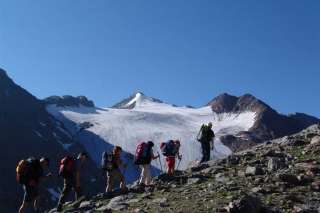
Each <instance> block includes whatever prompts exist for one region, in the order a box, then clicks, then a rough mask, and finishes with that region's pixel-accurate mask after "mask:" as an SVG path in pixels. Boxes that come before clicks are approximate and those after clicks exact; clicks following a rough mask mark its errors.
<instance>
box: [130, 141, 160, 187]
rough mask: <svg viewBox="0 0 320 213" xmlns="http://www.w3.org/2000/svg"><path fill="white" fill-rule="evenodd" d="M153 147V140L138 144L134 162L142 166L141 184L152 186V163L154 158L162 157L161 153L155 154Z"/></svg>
mask: <svg viewBox="0 0 320 213" xmlns="http://www.w3.org/2000/svg"><path fill="white" fill-rule="evenodd" d="M153 147H154V143H153V142H152V141H148V142H147V143H145V142H142V143H140V144H139V145H138V146H137V149H136V154H135V162H134V163H135V164H136V165H139V166H140V168H141V175H140V179H139V185H145V186H150V184H151V171H150V164H151V161H152V160H155V159H158V158H159V157H160V156H159V155H157V156H154V153H153Z"/></svg>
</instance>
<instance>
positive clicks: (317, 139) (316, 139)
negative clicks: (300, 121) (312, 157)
mask: <svg viewBox="0 0 320 213" xmlns="http://www.w3.org/2000/svg"><path fill="white" fill-rule="evenodd" d="M310 144H312V145H315V144H320V136H319V135H317V136H314V137H313V138H312V140H311V142H310Z"/></svg>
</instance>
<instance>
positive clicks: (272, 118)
mask: <svg viewBox="0 0 320 213" xmlns="http://www.w3.org/2000/svg"><path fill="white" fill-rule="evenodd" d="M207 106H210V107H211V108H212V110H213V111H214V112H216V113H219V114H220V113H236V114H237V113H242V112H246V111H251V112H255V113H256V120H255V123H254V125H253V126H252V127H251V128H250V129H249V131H248V132H241V133H240V134H238V137H224V138H222V139H228V138H229V140H223V142H224V143H225V144H227V145H228V147H231V148H232V149H233V150H239V149H245V148H248V146H252V144H255V143H260V142H263V141H266V140H270V139H274V138H279V137H283V136H286V135H291V134H294V133H297V132H299V131H301V130H303V129H305V128H307V127H309V126H310V125H312V124H316V123H319V122H320V120H319V119H318V118H316V117H313V116H310V115H306V114H304V113H295V114H291V115H283V114H280V113H278V112H277V111H276V110H274V109H272V108H271V107H270V106H269V105H267V104H266V103H264V102H263V101H261V100H259V99H257V98H256V97H254V96H252V95H250V94H245V95H243V96H240V97H236V96H232V95H229V94H227V93H224V94H221V95H219V96H218V97H216V98H214V99H213V100H212V101H210V102H209V103H208V105H207ZM230 139H232V140H230Z"/></svg>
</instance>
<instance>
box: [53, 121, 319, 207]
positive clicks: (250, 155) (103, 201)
mask: <svg viewBox="0 0 320 213" xmlns="http://www.w3.org/2000/svg"><path fill="white" fill-rule="evenodd" d="M319 211H320V125H313V126H311V127H309V128H307V129H305V130H303V131H302V132H300V133H297V134H295V135H291V136H286V137H284V138H280V139H277V140H274V141H267V142H265V143H263V144H260V145H257V146H255V147H253V148H251V149H248V150H245V151H242V152H239V153H235V154H233V155H231V156H229V157H227V158H225V159H222V160H218V161H212V162H208V163H206V164H202V165H193V166H192V165H191V166H190V168H189V169H187V170H186V171H179V172H177V173H176V174H175V176H174V177H167V176H166V175H165V174H163V175H160V176H158V177H156V178H154V186H153V187H140V186H137V185H132V186H129V190H128V193H124V194H121V193H117V192H115V193H114V195H113V196H110V195H109V196H107V195H105V194H99V195H97V196H94V197H92V198H90V199H86V198H83V199H81V200H80V201H78V202H76V203H69V204H68V205H67V207H66V209H65V211H64V212H70V213H71V212H181V213H183V212H231V213H260V212H261V213H263V212H288V213H289V212H290V213H292V212H296V213H298V212H305V213H307V212H308V213H309V212H310V213H313V212H315V213H316V212H319ZM51 212H55V210H52V211H51Z"/></svg>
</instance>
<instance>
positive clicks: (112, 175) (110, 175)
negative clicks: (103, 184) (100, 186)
mask: <svg viewBox="0 0 320 213" xmlns="http://www.w3.org/2000/svg"><path fill="white" fill-rule="evenodd" d="M121 153H122V148H121V147H120V146H116V147H114V148H113V151H112V155H111V168H110V169H108V170H107V188H106V193H107V194H110V193H112V191H113V189H114V185H115V183H116V182H120V189H121V190H122V191H123V192H125V191H126V183H125V178H124V175H123V174H122V172H121V170H120V167H123V168H126V167H127V165H126V164H124V163H123V161H122V160H121Z"/></svg>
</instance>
